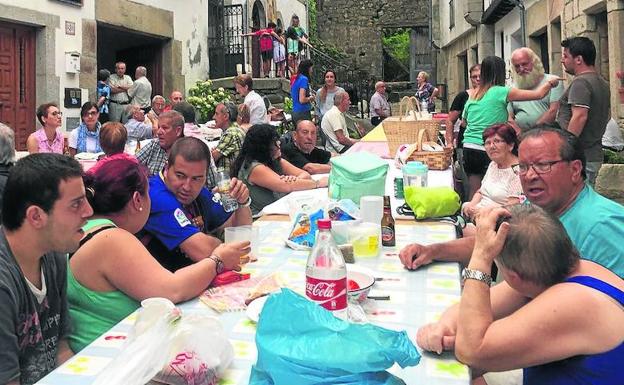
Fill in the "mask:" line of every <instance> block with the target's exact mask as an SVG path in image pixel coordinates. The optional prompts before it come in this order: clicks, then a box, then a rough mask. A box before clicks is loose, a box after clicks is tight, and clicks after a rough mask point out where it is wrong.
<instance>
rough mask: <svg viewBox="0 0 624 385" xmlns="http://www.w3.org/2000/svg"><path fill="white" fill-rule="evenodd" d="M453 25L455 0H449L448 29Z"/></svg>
mask: <svg viewBox="0 0 624 385" xmlns="http://www.w3.org/2000/svg"><path fill="white" fill-rule="evenodd" d="M453 27H455V0H449V29H451V28H453Z"/></svg>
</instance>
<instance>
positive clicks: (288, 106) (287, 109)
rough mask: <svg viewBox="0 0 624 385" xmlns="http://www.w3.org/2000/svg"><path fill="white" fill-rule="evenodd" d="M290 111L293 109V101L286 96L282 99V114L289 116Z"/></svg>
mask: <svg viewBox="0 0 624 385" xmlns="http://www.w3.org/2000/svg"><path fill="white" fill-rule="evenodd" d="M292 109H293V101H292V99H291V98H289V97H288V96H286V97H285V98H284V112H285V113H287V114H290V113H292Z"/></svg>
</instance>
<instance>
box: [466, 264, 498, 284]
mask: <svg viewBox="0 0 624 385" xmlns="http://www.w3.org/2000/svg"><path fill="white" fill-rule="evenodd" d="M462 279H463V280H464V282H466V280H467V279H474V280H476V281H481V282H483V283H485V284H486V285H488V286H492V276H491V275H489V274H487V273H484V272H482V271H479V270H474V269H468V268H465V269H464V270H463V271H462Z"/></svg>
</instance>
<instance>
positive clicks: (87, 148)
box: [69, 102, 102, 156]
mask: <svg viewBox="0 0 624 385" xmlns="http://www.w3.org/2000/svg"><path fill="white" fill-rule="evenodd" d="M80 116H81V118H82V122H81V123H80V125H79V126H78V127H76V128H75V129H74V130H73V131H72V132H71V134H70V135H69V154H70V155H71V156H75V155H76V154H78V153H81V152H91V153H98V152H102V147H100V127H102V125H101V124H100V122H99V121H98V118H99V117H100V111H99V108H98V106H97V104H95V103H93V102H86V103H85V104H83V105H82V108H81V109H80Z"/></svg>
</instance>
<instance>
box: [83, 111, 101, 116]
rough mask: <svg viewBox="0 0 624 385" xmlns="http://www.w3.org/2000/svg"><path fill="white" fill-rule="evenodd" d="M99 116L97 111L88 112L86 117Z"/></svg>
mask: <svg viewBox="0 0 624 385" xmlns="http://www.w3.org/2000/svg"><path fill="white" fill-rule="evenodd" d="M97 114H98V112H97V111H87V112H85V114H84V116H95V115H97Z"/></svg>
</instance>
